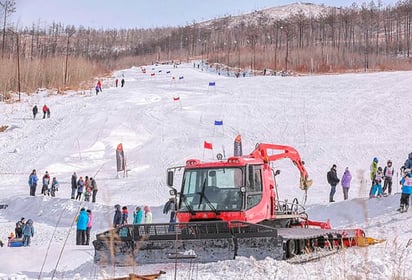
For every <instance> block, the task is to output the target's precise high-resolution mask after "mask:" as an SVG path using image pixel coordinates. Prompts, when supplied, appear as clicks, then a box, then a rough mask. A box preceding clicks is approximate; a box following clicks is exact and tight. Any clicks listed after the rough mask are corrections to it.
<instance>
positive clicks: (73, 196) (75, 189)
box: [71, 172, 77, 199]
mask: <svg viewBox="0 0 412 280" xmlns="http://www.w3.org/2000/svg"><path fill="white" fill-rule="evenodd" d="M71 182H72V195H71V199H75V197H76V191H77V174H76V172H73V174H72V180H71Z"/></svg>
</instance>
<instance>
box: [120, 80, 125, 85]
mask: <svg viewBox="0 0 412 280" xmlns="http://www.w3.org/2000/svg"><path fill="white" fill-rule="evenodd" d="M124 83H125V81H124V79H123V78H122V80H121V81H120V85H121V87H124Z"/></svg>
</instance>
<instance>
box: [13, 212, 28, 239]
mask: <svg viewBox="0 0 412 280" xmlns="http://www.w3.org/2000/svg"><path fill="white" fill-rule="evenodd" d="M25 222H26V220H25V219H24V218H23V217H22V218H21V219H20V221H18V222H17V223H16V228H15V229H14V233H15V234H16V235H15V236H16V238H22V237H23V227H24V223H25Z"/></svg>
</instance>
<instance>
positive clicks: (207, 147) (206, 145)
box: [203, 141, 213, 150]
mask: <svg viewBox="0 0 412 280" xmlns="http://www.w3.org/2000/svg"><path fill="white" fill-rule="evenodd" d="M203 148H205V149H209V150H213V144H212V143H210V142H206V141H205V142H204V144H203Z"/></svg>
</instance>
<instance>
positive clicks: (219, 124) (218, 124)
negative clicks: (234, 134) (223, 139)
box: [213, 120, 225, 135]
mask: <svg viewBox="0 0 412 280" xmlns="http://www.w3.org/2000/svg"><path fill="white" fill-rule="evenodd" d="M216 127H222V134H223V135H225V128H224V127H223V120H215V126H214V127H213V135H215V133H216V129H217V128H216Z"/></svg>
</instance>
